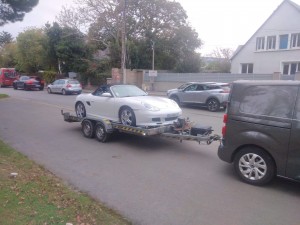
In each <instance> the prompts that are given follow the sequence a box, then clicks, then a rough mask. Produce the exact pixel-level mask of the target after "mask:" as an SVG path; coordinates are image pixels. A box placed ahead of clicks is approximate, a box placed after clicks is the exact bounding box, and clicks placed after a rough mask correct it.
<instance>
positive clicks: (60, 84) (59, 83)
mask: <svg viewBox="0 0 300 225" xmlns="http://www.w3.org/2000/svg"><path fill="white" fill-rule="evenodd" d="M65 82H66V81H65V80H59V82H58V84H57V92H58V93H62V89H64V87H65Z"/></svg>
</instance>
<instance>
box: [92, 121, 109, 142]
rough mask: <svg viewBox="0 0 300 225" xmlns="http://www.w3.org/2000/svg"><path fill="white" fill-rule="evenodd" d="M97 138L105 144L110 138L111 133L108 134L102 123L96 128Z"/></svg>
mask: <svg viewBox="0 0 300 225" xmlns="http://www.w3.org/2000/svg"><path fill="white" fill-rule="evenodd" d="M95 137H96V139H97V140H98V141H100V142H103V143H104V142H107V141H108V139H109V137H110V133H107V132H106V129H105V126H104V125H103V124H102V123H100V122H98V123H97V124H96V126H95Z"/></svg>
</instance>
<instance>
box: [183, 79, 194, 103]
mask: <svg viewBox="0 0 300 225" xmlns="http://www.w3.org/2000/svg"><path fill="white" fill-rule="evenodd" d="M197 87H198V84H191V85H189V86H188V87H186V88H185V89H184V90H183V92H181V93H180V95H181V97H179V98H180V101H181V102H185V103H192V102H195V96H196V93H197Z"/></svg>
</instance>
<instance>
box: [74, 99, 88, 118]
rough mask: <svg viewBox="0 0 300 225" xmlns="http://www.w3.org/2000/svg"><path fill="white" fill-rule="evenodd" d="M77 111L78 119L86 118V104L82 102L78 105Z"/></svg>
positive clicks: (76, 106)
mask: <svg viewBox="0 0 300 225" xmlns="http://www.w3.org/2000/svg"><path fill="white" fill-rule="evenodd" d="M75 111H76V115H77V117H79V118H84V117H86V110H85V107H84V104H83V103H82V102H77V103H76V105H75Z"/></svg>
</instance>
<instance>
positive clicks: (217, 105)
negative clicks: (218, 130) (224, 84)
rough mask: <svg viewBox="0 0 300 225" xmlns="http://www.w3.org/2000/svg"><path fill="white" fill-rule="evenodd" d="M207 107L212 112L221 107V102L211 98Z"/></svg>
mask: <svg viewBox="0 0 300 225" xmlns="http://www.w3.org/2000/svg"><path fill="white" fill-rule="evenodd" d="M206 105H207V109H208V110H209V111H211V112H216V111H218V110H219V109H220V103H219V101H218V100H217V99H215V98H211V99H209V100H208V101H207V103H206Z"/></svg>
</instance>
